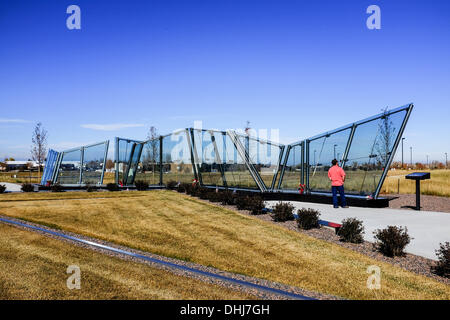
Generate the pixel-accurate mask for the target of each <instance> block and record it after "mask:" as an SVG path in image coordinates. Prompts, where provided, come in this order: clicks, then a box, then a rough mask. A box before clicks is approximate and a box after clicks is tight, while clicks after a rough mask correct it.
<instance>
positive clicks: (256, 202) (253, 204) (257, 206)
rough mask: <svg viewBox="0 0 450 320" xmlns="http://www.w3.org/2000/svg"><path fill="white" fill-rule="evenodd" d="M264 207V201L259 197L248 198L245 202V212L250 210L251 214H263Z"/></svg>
mask: <svg viewBox="0 0 450 320" xmlns="http://www.w3.org/2000/svg"><path fill="white" fill-rule="evenodd" d="M265 207H266V205H265V204H264V200H263V198H261V197H260V196H254V197H249V198H248V200H247V210H250V212H251V214H254V215H258V214H263V209H264V208H265Z"/></svg>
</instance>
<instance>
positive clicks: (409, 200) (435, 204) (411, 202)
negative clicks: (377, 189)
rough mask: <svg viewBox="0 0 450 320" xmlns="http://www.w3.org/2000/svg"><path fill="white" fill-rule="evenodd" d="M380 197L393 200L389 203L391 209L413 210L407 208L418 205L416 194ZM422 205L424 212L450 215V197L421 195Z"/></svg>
mask: <svg viewBox="0 0 450 320" xmlns="http://www.w3.org/2000/svg"><path fill="white" fill-rule="evenodd" d="M380 196H382V197H386V198H393V199H392V200H391V201H389V208H393V209H405V210H413V209H411V208H406V206H415V205H416V195H415V194H396V195H393V194H384V195H380ZM420 205H421V207H422V210H424V211H439V212H448V213H450V198H448V197H438V196H428V195H421V196H420Z"/></svg>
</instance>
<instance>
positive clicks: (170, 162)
mask: <svg viewBox="0 0 450 320" xmlns="http://www.w3.org/2000/svg"><path fill="white" fill-rule="evenodd" d="M188 137H189V136H188V132H187V130H182V131H178V132H175V133H172V134H170V135H168V136H165V137H164V138H163V141H162V144H163V145H162V148H163V152H162V161H163V166H162V170H163V175H162V176H163V184H167V182H169V181H177V182H192V180H193V179H194V170H193V166H192V162H191V152H190V149H189V146H190V144H189V141H188Z"/></svg>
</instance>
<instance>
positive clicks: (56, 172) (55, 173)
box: [52, 140, 109, 185]
mask: <svg viewBox="0 0 450 320" xmlns="http://www.w3.org/2000/svg"><path fill="white" fill-rule="evenodd" d="M100 145H105V151H104V154H103V165H102V172H101V175H100V181H99V183H100V184H103V178H104V174H105V170H106V161H107V154H108V148H109V140H106V141H102V142H97V143H92V144H89V145H86V146H81V147H77V148H72V149H68V150H65V151H62V152H59V153H58V158H57V161H56V163H55V167H54V169H53V173H52V183H57V182H58V178H59V169H60V168H61V164H62V160H63V159H64V155H66V154H67V153H70V152H74V151H80V173H79V177H78V182H77V183H75V184H74V185H84V183H83V167H84V152H85V150H86V149H88V148H91V147H96V146H100ZM63 185H65V184H63ZM71 185H73V184H71Z"/></svg>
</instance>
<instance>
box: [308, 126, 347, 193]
mask: <svg viewBox="0 0 450 320" xmlns="http://www.w3.org/2000/svg"><path fill="white" fill-rule="evenodd" d="M350 132H351V129H350V128H348V129H345V130H342V131H338V132H335V133H331V134H325V135H324V136H321V137H317V138H312V139H309V140H307V142H306V143H307V145H308V148H309V152H308V153H309V161H308V167H306V170H307V174H308V178H309V189H310V190H315V191H329V190H330V180H329V179H328V170H329V169H330V167H331V161H332V160H333V159H337V160H338V161H340V160H341V159H342V157H343V156H344V151H345V149H346V146H347V142H348V139H349V137H350Z"/></svg>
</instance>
